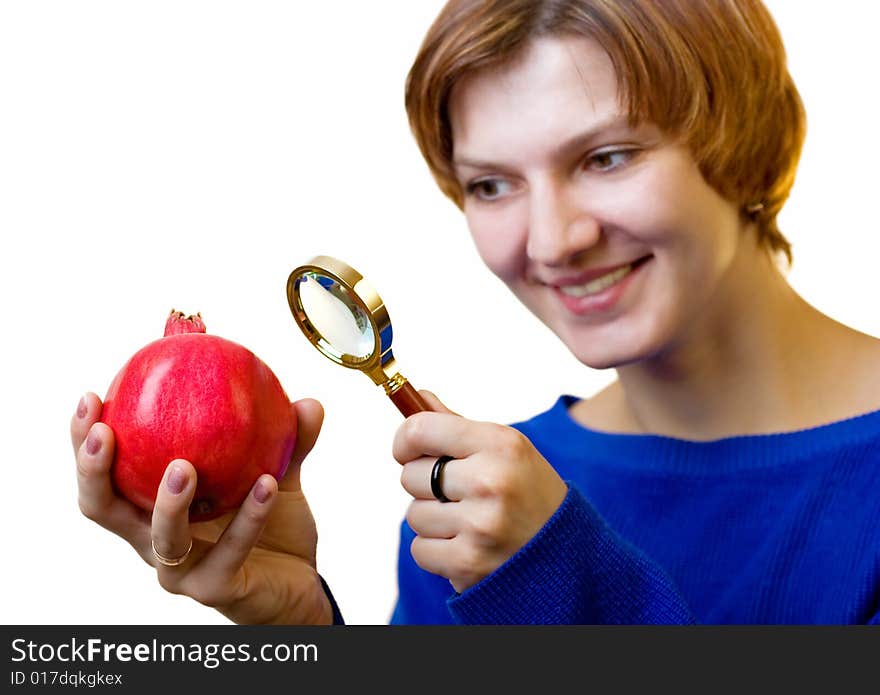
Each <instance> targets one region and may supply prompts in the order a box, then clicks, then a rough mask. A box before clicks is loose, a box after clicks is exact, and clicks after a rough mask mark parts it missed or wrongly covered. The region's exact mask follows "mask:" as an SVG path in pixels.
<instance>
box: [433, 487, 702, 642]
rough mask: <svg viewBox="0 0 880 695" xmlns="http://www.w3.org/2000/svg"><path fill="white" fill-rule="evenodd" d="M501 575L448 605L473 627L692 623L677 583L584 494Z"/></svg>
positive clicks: (570, 497) (574, 494) (571, 495)
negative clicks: (631, 541)
mask: <svg viewBox="0 0 880 695" xmlns="http://www.w3.org/2000/svg"><path fill="white" fill-rule="evenodd" d="M567 484H568V494H567V495H566V497H565V499H564V500H563V502H562V504H561V505H560V507H559V509H557V510H556V512H555V513H554V515H553V516H552V517H551V518H550V519H549V520H548V521H547V523H546V524H545V525H544V526H543V528H541V530H540V531H539V532H538V533H537V534H536V535H535V536H534V537H533V538H532V539H531V540H530V541H529V542H528V543H526V545H524V546H523V547H522V548H520V550H519V551H517V552H516V553H515V554H514V555H513V556H512V557H511V558H510V559H508V560H507V562H505V563H504V564H503V565H502V566H501V567H499V568H498V569H497V570H496V571H495V572H493V573H492V574H490V575H489V576H488V577H485V578H484V579H483V580H482V581H480V582H478V583H477V584H475V585H474V586H472V587H470V588H468V589H467V590H465V591H464V592H463V593H461V594H455V595H454V596H453V597H452V598H450V599H449V601H448V602H447V606H448V609H449V611H450V612H451V614H452V617H453V619H454V620H455V622H458V623H465V624H517V623H531V624H551V623H555V624H655V623H656V624H660V623H665V624H689V623H694V622H695V621H694V617H693V615H692V613H691V611H690V609H689V608H688V606H687V604H686V602H685V600H684V599H683V597H682V596H681V594H680V593H679V591H678V590H677V589H676V587H675V586H674V583H673V581H672V579H671V578H670V577H669V576H668V575H667V573H666V572H665V571H664V570H663V569H662V568H661V567H659V566H658V565H657V564H656V563H654V562H652V561H651V560H650V559H648V558H647V557H646V556H645V555H644V554H643V553H642V552H641V551H640V550H638V549H637V548H635V547H634V546H633V545H632V544H630V543H629V542H628V541H626V540H625V539H623V538H622V537H620V536H619V535H618V534H617V533H615V532H614V531H613V530H612V529H611V528H610V527H609V526H608V524H607V523H606V522H605V521H604V520H603V519H602V518H601V516H600V515H599V514H598V512H597V511H596V510H595V509H594V508H593V506H592V505H591V504H590V503H589V502H588V501H587V500H586V498H585V497H584V496H583V495H582V494H581V493H580V491H579V490H578V489H577V488H576V487H575V486H574V485H572V484H571V483H570V482H568V481H567Z"/></svg>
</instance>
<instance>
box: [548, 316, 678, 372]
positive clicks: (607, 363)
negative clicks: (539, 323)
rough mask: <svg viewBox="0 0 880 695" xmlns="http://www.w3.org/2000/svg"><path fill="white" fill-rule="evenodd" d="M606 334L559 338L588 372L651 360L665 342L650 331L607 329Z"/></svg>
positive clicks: (604, 332)
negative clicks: (589, 369)
mask: <svg viewBox="0 0 880 695" xmlns="http://www.w3.org/2000/svg"><path fill="white" fill-rule="evenodd" d="M605 328H606V329H605V330H593V331H585V332H582V333H581V334H580V335H572V334H568V335H560V334H558V333H557V335H559V337H560V338H561V339H562V342H563V343H565V345H566V347H568V349H569V350H570V351H571V353H572V354H573V355H574V356H575V358H576V359H577V360H578V361H579V362H580V363H581V364H584V365H586V366H587V367H590V368H591V369H616V368H618V367H624V366H626V365H629V364H633V363H635V362H642V361H644V360H647V359H650V358H651V356H653V355H656V354H658V353H659V352H661V351H662V349H663V343H664V341H662V340H660V339H659V337H658V336H656V335H655V334H654V332H653V331H651V330H642V331H638V330H626V329H625V328H624V327H623V326H607V327H605Z"/></svg>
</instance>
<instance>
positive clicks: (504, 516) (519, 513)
mask: <svg viewBox="0 0 880 695" xmlns="http://www.w3.org/2000/svg"><path fill="white" fill-rule="evenodd" d="M419 393H420V394H421V395H422V397H423V398H424V399H425V401H426V402H427V403H428V404H429V406H430V407H431V408H432V410H434V411H435V412H421V413H416V414H415V415H411V416H410V417H408V418H407V419H406V421H405V422H404V423H403V424H402V425H401V426H400V428H399V429H398V430H397V434H396V435H395V437H394V447H393V455H394V458H395V459H396V460H397V461H398V462H400V463H401V464H403V471H402V473H401V476H400V482H401V484H402V485H403V487H404V489H405V490H406V491H407V492H408V493H409V494H410V495H412V496H413V497H414V498H415V499H413V501H412V502H411V503H410V506H409V510H408V511H407V514H406V520H407V522H408V523H409V525H410V527H411V528H412V530H413V531H415V532H416V534H418V535H417V536H416V538H415V539H414V540H413V542H412V546H411V549H410V551H411V553H412V556H413V559H414V560H415V561H416V564H418V565H419V567H421V568H422V569H424V570H427V571H428V572H432V573H434V574H439V575H441V576H444V577H446V578H447V579H449V581H450V582H452V586H453V588H454V589H455V590H456V591H457V592H459V593H461V592H462V591H464V590H465V589H467V588H468V587H470V586H473V585H474V584H476V583H477V582H479V581H480V580H481V579H483V578H484V577H486V576H488V575H489V574H490V573H492V572H494V571H495V570H496V569H498V568H499V567H500V566H501V565H502V564H503V563H504V562H505V561H506V560H507V559H508V558H510V557H511V556H512V555H513V554H514V553H515V552H516V551H517V550H519V549H520V548H521V547H522V546H523V545H525V544H526V543H527V542H528V541H529V540H530V539H531V538H532V537H533V536H534V535H535V534H536V533H537V532H538V531H539V530H540V529H541V527H542V526H543V525H544V524H545V523H546V522H547V520H548V519H549V518H550V517H551V516H553V513H554V512H555V511H556V509H557V508H558V507H559V505H560V504H562V501H563V499H565V495H566V494H567V492H568V488H567V486H566V484H565V482H563V480H562V479H561V478H560V477H559V475H558V474H557V473H556V471H555V470H554V469H553V467H552V466H550V464H549V463H548V462H547V460H546V459H545V458H544V457H543V456H541V454H539V453H538V451H537V450H536V449H535V447H534V446H532V443H531V442H530V441H529V440H528V438H526V437H525V435H523V434H522V433H520V432H519V431H518V430H516V429H514V428H512V427H505V426H503V425H496V424H493V423H489V422H474V421H473V420H468V419H466V418H463V417H461V416H460V415H457V414H455V413H453V412H452V411H450V410H448V409H447V408H446V407H445V406H444V405H443V404H442V403H441V402H440V401H439V399H438V398H437V397H436V396H435V395H434V394H432V393H431V392H430V391H420V392H419ZM441 455H448V456H452V457H454V460H452V461H450V462H449V463H447V464H446V466H445V468H444V469H443V475H442V481H441V482H442V490H443V494H444V495H445V496H446V497H447V498H448V499H449V500H450V501H449V503H443V502H440V501H439V500H438V499H437V498H436V497H434V494H433V493H432V492H431V470H432V468H433V467H434V462H435V461H436V460H437V457H439V456H441Z"/></svg>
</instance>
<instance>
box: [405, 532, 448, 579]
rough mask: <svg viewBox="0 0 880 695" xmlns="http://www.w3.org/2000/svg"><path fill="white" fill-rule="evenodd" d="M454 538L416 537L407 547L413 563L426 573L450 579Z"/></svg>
mask: <svg viewBox="0 0 880 695" xmlns="http://www.w3.org/2000/svg"><path fill="white" fill-rule="evenodd" d="M456 545H457V544H456V539H455V538H425V537H423V536H416V537H415V538H413V541H412V543H411V544H410V546H409V552H410V554H411V555H412V558H413V560H415V563H416V564H417V565H418V566H419V567H421V568H422V569H423V570H425V571H427V572H431V573H432V574H439V575H440V576H441V577H446V578H447V579H449V578H450V576H449V575H450V574H453V573H454V572H453V568H454V567H455V565H454V564H453V562H454V561H455V559H456V556H457V555H456Z"/></svg>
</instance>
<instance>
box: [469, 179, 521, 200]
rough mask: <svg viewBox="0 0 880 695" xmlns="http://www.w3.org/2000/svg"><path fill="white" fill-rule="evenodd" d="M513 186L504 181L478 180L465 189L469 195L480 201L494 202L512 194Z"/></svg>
mask: <svg viewBox="0 0 880 695" xmlns="http://www.w3.org/2000/svg"><path fill="white" fill-rule="evenodd" d="M511 189H512V186H511V185H510V182H508V181H505V180H504V179H478V180H477V181H472V182H471V183H469V184H468V185H467V186H466V187H465V192H466V193H467V195H470V196H475V197H476V198H478V199H479V200H485V201H492V200H497V199H498V198H501V197H503V196H504V195H506V194H508V193H510V191H511Z"/></svg>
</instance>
